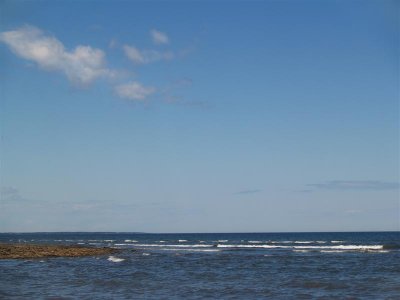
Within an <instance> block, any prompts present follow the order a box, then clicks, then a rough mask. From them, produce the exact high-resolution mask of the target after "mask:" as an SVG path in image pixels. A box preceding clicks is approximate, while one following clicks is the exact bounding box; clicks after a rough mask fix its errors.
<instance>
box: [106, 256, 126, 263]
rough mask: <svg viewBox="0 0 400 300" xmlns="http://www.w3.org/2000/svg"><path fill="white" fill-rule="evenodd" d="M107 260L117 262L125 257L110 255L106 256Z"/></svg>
mask: <svg viewBox="0 0 400 300" xmlns="http://www.w3.org/2000/svg"><path fill="white" fill-rule="evenodd" d="M107 260H108V261H111V262H114V263H119V262H122V261H124V260H125V259H123V258H119V257H115V256H110V257H109V258H107Z"/></svg>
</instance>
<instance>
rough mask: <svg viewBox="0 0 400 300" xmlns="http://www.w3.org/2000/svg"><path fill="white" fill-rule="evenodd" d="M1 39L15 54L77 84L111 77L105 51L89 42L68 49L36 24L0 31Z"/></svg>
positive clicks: (85, 83) (111, 73)
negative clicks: (62, 74) (85, 44)
mask: <svg viewBox="0 0 400 300" xmlns="http://www.w3.org/2000/svg"><path fill="white" fill-rule="evenodd" d="M0 41H2V42H4V43H6V44H7V45H8V46H9V48H10V49H11V50H12V51H13V52H14V53H15V54H16V55H18V56H20V57H22V58H24V59H27V60H30V61H34V62H36V63H37V64H38V66H39V67H41V68H43V69H45V70H49V71H59V72H62V73H64V75H65V76H67V78H68V79H69V80H70V81H71V82H73V83H75V84H78V85H87V84H89V83H91V82H93V81H94V80H96V79H97V78H100V77H110V76H112V75H113V72H112V71H111V70H109V69H107V68H105V54H104V52H103V51H102V50H100V49H96V48H92V47H90V46H81V45H79V46H77V47H76V48H75V49H74V50H73V51H67V50H66V49H65V47H64V45H63V44H62V43H61V42H60V41H59V40H58V39H56V38H54V37H51V36H46V35H45V34H44V33H43V31H41V30H40V29H38V28H36V27H32V26H24V27H21V28H19V29H16V30H13V31H6V32H2V33H0Z"/></svg>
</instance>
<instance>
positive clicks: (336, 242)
mask: <svg viewBox="0 0 400 300" xmlns="http://www.w3.org/2000/svg"><path fill="white" fill-rule="evenodd" d="M331 243H333V244H339V243H344V241H331Z"/></svg>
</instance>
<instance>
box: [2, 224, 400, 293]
mask: <svg viewBox="0 0 400 300" xmlns="http://www.w3.org/2000/svg"><path fill="white" fill-rule="evenodd" d="M0 242H2V243H33V244H72V245H90V246H97V247H116V248H120V249H122V251H121V252H119V253H117V254H114V255H105V256H97V257H80V258H45V259H22V260H12V259H3V260H0V299H400V233H399V232H352V233H350V232H346V233H339V232H338V233H213V234H201V233H198V234H144V233H18V234H16V233H1V234H0Z"/></svg>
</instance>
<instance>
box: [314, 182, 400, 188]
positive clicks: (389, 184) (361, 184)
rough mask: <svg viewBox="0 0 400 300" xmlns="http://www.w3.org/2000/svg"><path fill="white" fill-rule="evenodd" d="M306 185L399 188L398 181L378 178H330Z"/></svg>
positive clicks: (316, 186)
mask: <svg viewBox="0 0 400 300" xmlns="http://www.w3.org/2000/svg"><path fill="white" fill-rule="evenodd" d="M307 186H308V187H313V188H316V189H327V190H393V189H398V188H399V183H398V182H388V181H378V180H332V181H327V182H322V183H313V184H307Z"/></svg>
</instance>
